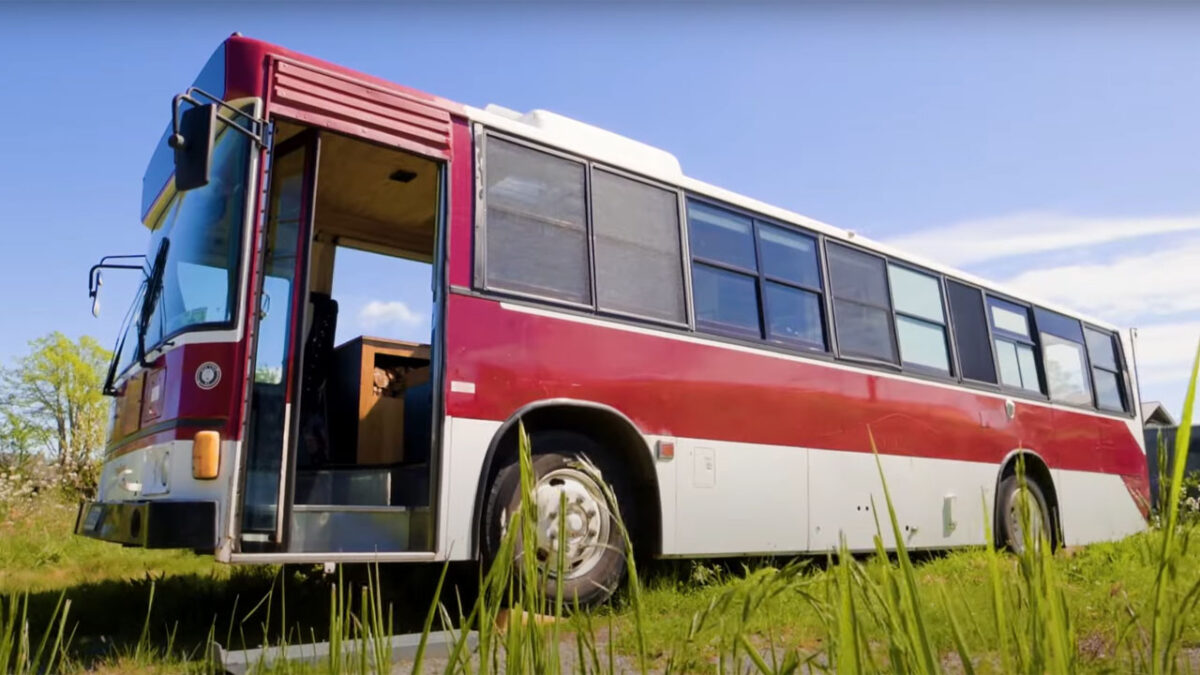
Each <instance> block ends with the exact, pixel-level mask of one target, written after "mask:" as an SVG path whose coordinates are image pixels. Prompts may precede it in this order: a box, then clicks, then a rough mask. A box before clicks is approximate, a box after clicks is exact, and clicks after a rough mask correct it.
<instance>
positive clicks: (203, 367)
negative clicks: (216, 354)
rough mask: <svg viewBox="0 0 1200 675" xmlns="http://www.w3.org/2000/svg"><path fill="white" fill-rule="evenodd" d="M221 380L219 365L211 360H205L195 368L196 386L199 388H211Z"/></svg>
mask: <svg viewBox="0 0 1200 675" xmlns="http://www.w3.org/2000/svg"><path fill="white" fill-rule="evenodd" d="M220 382H221V366H218V365H217V364H215V363H213V362H212V361H205V362H204V363H201V364H200V367H199V368H197V369H196V386H197V387H200V388H201V389H212V388H213V387H215V386H217V385H218V384H219V383H220Z"/></svg>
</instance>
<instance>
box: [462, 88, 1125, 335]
mask: <svg viewBox="0 0 1200 675" xmlns="http://www.w3.org/2000/svg"><path fill="white" fill-rule="evenodd" d="M464 107H465V109H466V112H467V114H468V115H469V116H470V118H471V119H472V120H473V121H475V122H479V123H481V124H483V125H485V126H487V127H490V128H493V129H496V130H498V131H502V132H504V133H507V134H511V135H513V136H519V137H522V138H526V139H528V140H530V141H534V142H536V143H540V144H543V145H546V146H549V147H551V148H557V149H559V150H562V151H564V152H567V153H571V154H575V155H579V156H582V157H586V158H588V159H592V160H595V161H598V162H601V163H603V164H606V165H609V166H612V167H614V168H618V169H623V170H625V171H629V172H631V173H635V174H640V175H642V176H645V177H647V178H652V179H654V180H657V181H661V182H663V183H667V184H669V185H674V186H676V187H678V188H681V189H683V190H685V191H687V192H690V193H694V194H697V195H701V196H704V197H709V198H712V199H714V200H717V201H721V202H725V203H727V204H730V205H732V206H736V207H738V208H741V209H745V210H747V211H752V212H754V213H757V214H760V215H762V216H764V217H766V218H770V219H772V220H777V221H781V222H785V223H791V224H793V225H797V226H799V227H803V228H807V229H809V230H812V231H814V232H819V233H821V234H824V235H825V236H827V237H829V238H831V239H837V240H841V241H845V242H848V243H853V244H855V245H857V246H862V247H864V248H869V249H871V250H874V251H877V252H879V253H882V254H885V255H887V256H889V257H892V258H895V259H897V260H901V261H904V262H908V263H911V264H913V265H916V266H919V267H924V268H926V269H928V270H931V271H934V272H939V273H941V274H944V275H946V276H949V277H953V278H955V279H959V280H961V281H965V282H968V283H971V284H974V285H976V286H979V287H981V288H984V289H987V290H989V291H994V292H995V293H998V294H1001V295H1007V296H1011V297H1013V298H1020V299H1022V300H1024V301H1026V302H1029V303H1032V304H1035V305H1038V306H1040V307H1043V308H1045V309H1049V310H1052V311H1055V312H1059V313H1062V314H1067V315H1070V316H1073V317H1075V318H1078V319H1081V320H1083V321H1085V322H1087V323H1090V324H1092V325H1094V326H1099V327H1101V328H1106V329H1109V330H1117V327H1116V326H1114V325H1113V324H1111V323H1109V322H1107V321H1101V320H1099V319H1096V318H1094V317H1089V316H1086V315H1083V314H1080V313H1079V312H1077V311H1075V310H1072V309H1069V308H1066V307H1062V306H1060V305H1057V304H1055V303H1052V302H1046V301H1044V300H1039V299H1037V298H1033V297H1030V296H1029V295H1028V294H1025V293H1020V292H1017V291H1013V290H1010V289H1006V288H1005V287H1004V286H1002V285H1000V284H996V283H995V282H991V281H987V280H986V279H980V278H979V277H976V276H974V275H972V274H968V273H967V272H964V271H962V270H959V269H955V268H952V267H947V266H946V265H942V264H940V263H937V262H933V261H931V260H927V259H924V258H922V257H920V256H917V255H913V254H911V253H909V252H907V251H901V250H898V249H895V248H893V247H891V246H889V245H887V244H884V243H881V242H878V241H874V240H872V239H870V238H868V237H864V236H862V235H860V234H858V233H855V232H853V231H851V230H844V229H842V228H840V227H834V226H833V225H829V224H826V223H823V222H821V221H819V220H815V219H813V218H809V217H808V216H803V215H800V214H798V213H794V212H792V211H788V210H787V209H781V208H779V207H777V206H771V205H770V204H766V203H763V202H761V201H759V200H757V199H753V198H751V197H747V196H745V195H740V194H737V193H735V192H731V191H729V190H726V189H724V188H720V187H717V186H715V185H710V184H708V183H705V182H703V181H700V180H696V179H694V178H689V177H688V176H686V175H684V173H683V169H682V167H681V166H680V164H679V160H678V159H677V158H676V157H675V155H673V154H671V153H670V152H667V151H666V150H663V149H661V148H656V147H654V146H652V145H647V144H645V143H642V142H640V141H636V140H633V139H632V138H628V137H625V136H622V135H620V134H617V133H614V132H611V131H608V130H606V129H601V128H600V127H596V126H592V125H591V124H588V123H586V122H580V121H579V120H575V119H572V118H570V117H566V116H563V115H559V114H557V113H552V112H549V111H546V110H531V111H529V112H526V113H520V112H517V111H514V110H511V109H508V108H505V107H503V106H498V105H494V104H489V105H488V106H487V107H485V108H483V109H479V108H474V107H471V106H464Z"/></svg>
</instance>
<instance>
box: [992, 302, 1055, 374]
mask: <svg viewBox="0 0 1200 675" xmlns="http://www.w3.org/2000/svg"><path fill="white" fill-rule="evenodd" d="M988 314H989V315H990V316H991V320H992V337H993V344H994V345H995V347H996V363H997V365H999V366H1000V383H1001V384H1003V385H1004V386H1006V387H1011V388H1013V389H1023V390H1025V391H1031V392H1037V393H1042V385H1041V380H1040V378H1039V377H1038V370H1037V355H1036V352H1035V351H1034V349H1035V347H1036V345H1035V344H1034V341H1033V333H1032V332H1031V331H1030V330H1029V308H1027V307H1022V306H1021V305H1018V304H1014V303H1011V302H1008V301H1006V300H1001V299H999V298H993V297H989V298H988Z"/></svg>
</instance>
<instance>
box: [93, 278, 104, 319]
mask: <svg viewBox="0 0 1200 675" xmlns="http://www.w3.org/2000/svg"><path fill="white" fill-rule="evenodd" d="M103 285H104V276H103V275H101V274H100V270H96V285H95V287H94V288H92V316H94V317H96V318H97V319H99V318H100V287H101V286H103Z"/></svg>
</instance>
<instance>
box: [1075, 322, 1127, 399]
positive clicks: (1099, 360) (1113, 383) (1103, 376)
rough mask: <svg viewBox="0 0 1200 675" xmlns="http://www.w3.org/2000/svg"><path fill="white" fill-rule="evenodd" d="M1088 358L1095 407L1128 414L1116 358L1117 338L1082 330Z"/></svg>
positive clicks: (1092, 330)
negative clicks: (1094, 391)
mask: <svg viewBox="0 0 1200 675" xmlns="http://www.w3.org/2000/svg"><path fill="white" fill-rule="evenodd" d="M1083 333H1084V337H1085V340H1086V342H1087V348H1088V358H1089V359H1090V360H1091V362H1092V385H1093V386H1094V387H1095V389H1096V407H1097V408H1100V409H1101V410H1111V411H1113V412H1128V410H1129V404H1128V401H1129V399H1128V397H1127V396H1126V394H1125V386H1124V383H1125V379H1124V378H1123V377H1122V376H1121V359H1120V358H1118V356H1117V351H1118V350H1117V338H1116V336H1115V335H1113V334H1112V333H1109V332H1107V331H1099V330H1096V329H1095V328H1084V329H1083Z"/></svg>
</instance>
